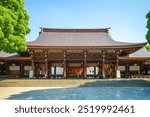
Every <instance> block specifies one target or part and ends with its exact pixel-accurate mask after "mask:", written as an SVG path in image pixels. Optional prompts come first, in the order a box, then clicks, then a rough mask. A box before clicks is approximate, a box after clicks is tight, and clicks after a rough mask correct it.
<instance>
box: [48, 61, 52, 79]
mask: <svg viewBox="0 0 150 117" xmlns="http://www.w3.org/2000/svg"><path fill="white" fill-rule="evenodd" d="M48 65H49V67H48V68H49V70H48V76H49V78H51V74H52V66H51V63H49V64H48Z"/></svg>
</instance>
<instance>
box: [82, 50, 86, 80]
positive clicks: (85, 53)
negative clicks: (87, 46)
mask: <svg viewBox="0 0 150 117" xmlns="http://www.w3.org/2000/svg"><path fill="white" fill-rule="evenodd" d="M86 58H87V51H84V68H83V70H84V71H83V73H84V75H83V77H84V78H87V61H86Z"/></svg>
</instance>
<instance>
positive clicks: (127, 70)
mask: <svg viewBox="0 0 150 117" xmlns="http://www.w3.org/2000/svg"><path fill="white" fill-rule="evenodd" d="M125 71H126V77H127V78H129V63H128V62H127V63H126V66H125Z"/></svg>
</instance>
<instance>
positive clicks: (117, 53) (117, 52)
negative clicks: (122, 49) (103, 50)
mask: <svg viewBox="0 0 150 117" xmlns="http://www.w3.org/2000/svg"><path fill="white" fill-rule="evenodd" d="M115 54H116V68H115V70H116V78H118V77H119V76H117V71H118V66H119V61H118V57H119V51H118V50H117V51H116V53H115Z"/></svg>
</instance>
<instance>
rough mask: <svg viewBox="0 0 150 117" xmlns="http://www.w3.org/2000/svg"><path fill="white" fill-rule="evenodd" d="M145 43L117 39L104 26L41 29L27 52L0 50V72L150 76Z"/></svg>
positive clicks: (24, 75)
mask: <svg viewBox="0 0 150 117" xmlns="http://www.w3.org/2000/svg"><path fill="white" fill-rule="evenodd" d="M145 45H146V43H125V42H118V41H115V40H113V39H112V38H111V36H110V35H109V28H103V29H52V28H41V31H40V33H39V36H38V38H37V39H36V40H35V41H31V42H27V47H28V51H27V52H18V53H15V54H7V53H5V52H3V51H1V52H0V75H6V76H10V77H15V78H28V77H29V75H30V76H31V77H33V78H119V77H122V78H128V77H150V53H148V52H147V51H146V50H145V48H144V46H145Z"/></svg>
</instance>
